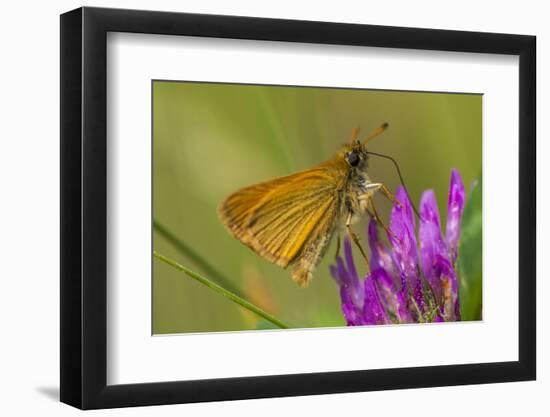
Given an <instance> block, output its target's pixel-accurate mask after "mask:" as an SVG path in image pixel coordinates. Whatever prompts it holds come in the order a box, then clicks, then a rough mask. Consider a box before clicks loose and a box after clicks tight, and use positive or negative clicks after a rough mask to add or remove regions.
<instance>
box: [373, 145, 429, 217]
mask: <svg viewBox="0 0 550 417" xmlns="http://www.w3.org/2000/svg"><path fill="white" fill-rule="evenodd" d="M367 154H369V155H374V156H379V157H380V158H386V159H389V160H390V161H392V162H393V165H394V166H395V169H396V171H397V175H399V181H401V185H402V186H403V188H404V189H405V192H406V193H407V196H408V197H409V201H410V203H411V206H412V208H413V210H414V214H416V217H417V218H418V220H419V221H420V214H418V210H417V209H416V206H415V205H414V203H413V201H412V199H411V197H410V195H409V190H408V189H407V186H406V185H405V180H404V179H403V175H401V170H400V169H399V164H398V163H397V161H396V160H395V159H393V158H392V157H391V156H389V155H384V154H382V153H376V152H371V151H367Z"/></svg>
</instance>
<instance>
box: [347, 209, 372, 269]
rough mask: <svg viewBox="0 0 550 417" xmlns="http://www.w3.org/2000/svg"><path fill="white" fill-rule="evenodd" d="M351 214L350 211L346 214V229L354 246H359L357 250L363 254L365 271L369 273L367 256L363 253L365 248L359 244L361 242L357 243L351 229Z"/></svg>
mask: <svg viewBox="0 0 550 417" xmlns="http://www.w3.org/2000/svg"><path fill="white" fill-rule="evenodd" d="M352 216H353V213H352V212H351V211H350V212H349V214H348V218H347V220H346V229H347V232H348V235H349V237H350V238H351V240H352V241H353V243H355V246H357V247H358V248H359V252H361V255H362V256H363V259H365V263H366V264H367V273H369V274H370V263H369V258H368V257H367V254H366V253H365V250H364V249H363V247H362V246H361V243H359V238H358V237H357V235H356V234H355V233H354V232H353V230H352V229H351V219H352Z"/></svg>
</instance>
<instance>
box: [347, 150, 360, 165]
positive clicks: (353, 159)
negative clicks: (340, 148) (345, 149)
mask: <svg viewBox="0 0 550 417" xmlns="http://www.w3.org/2000/svg"><path fill="white" fill-rule="evenodd" d="M347 158H348V163H349V164H350V165H351V166H352V167H355V166H357V164H359V160H360V158H359V155H358V154H357V152H355V151H352V152H350V153H348V157H347Z"/></svg>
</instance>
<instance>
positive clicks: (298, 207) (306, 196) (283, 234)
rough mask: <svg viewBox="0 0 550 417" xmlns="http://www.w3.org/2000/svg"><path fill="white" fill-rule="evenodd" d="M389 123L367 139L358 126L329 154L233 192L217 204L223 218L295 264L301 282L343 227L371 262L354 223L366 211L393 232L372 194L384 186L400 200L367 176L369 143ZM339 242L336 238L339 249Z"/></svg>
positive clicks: (254, 245) (272, 257)
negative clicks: (302, 167) (307, 166)
mask: <svg viewBox="0 0 550 417" xmlns="http://www.w3.org/2000/svg"><path fill="white" fill-rule="evenodd" d="M387 127H388V124H387V123H384V124H383V125H382V126H380V127H378V128H377V129H375V130H374V131H373V132H372V133H371V134H370V135H369V136H368V137H367V138H366V139H365V140H364V141H360V140H358V135H359V129H358V128H355V129H353V131H352V134H351V139H350V141H349V142H348V143H346V144H344V145H343V146H342V147H341V148H340V149H339V150H338V151H337V152H336V154H335V155H334V156H333V157H332V158H330V159H329V160H327V161H325V162H322V163H320V164H318V165H316V166H314V167H312V168H310V169H306V170H304V171H301V172H297V173H294V174H291V175H287V176H284V177H279V178H275V179H271V180H269V181H265V182H261V183H258V184H255V185H251V186H248V187H244V188H242V189H240V190H238V191H236V192H234V193H232V194H231V195H229V196H228V197H227V198H226V199H225V200H223V202H222V203H221V205H220V206H219V209H218V214H219V217H220V219H221V221H222V223H223V224H224V225H225V227H226V228H227V230H228V231H229V232H230V233H231V234H232V235H233V236H234V237H235V238H237V239H238V240H240V241H241V242H242V243H244V244H245V245H247V246H248V247H250V248H251V249H252V250H253V251H254V252H256V253H257V254H258V255H260V256H261V257H263V258H265V259H267V260H268V261H270V262H272V263H274V264H276V265H278V266H280V267H283V268H287V267H289V266H292V279H293V280H294V281H295V282H296V283H298V285H300V286H301V287H307V286H308V284H309V282H310V280H311V278H312V276H313V272H314V270H315V267H316V266H317V264H318V263H319V262H320V261H321V259H322V258H323V256H324V255H325V252H326V250H327V248H328V246H329V243H330V242H331V240H332V238H333V236H334V235H335V234H338V235H339V233H340V232H341V231H344V230H345V232H346V233H347V234H348V235H349V236H350V238H351V239H352V241H353V242H354V243H355V244H356V246H357V247H358V248H359V250H360V252H361V254H362V255H363V258H364V259H365V261H366V263H367V268H368V258H367V255H366V253H365V251H364V250H363V248H362V246H361V244H360V243H359V239H358V238H357V236H356V235H355V233H354V232H353V230H352V228H351V225H352V224H353V223H355V222H357V221H358V220H359V219H360V218H361V216H363V215H364V214H365V213H368V214H369V215H370V216H371V217H372V218H374V219H375V220H376V221H377V222H378V223H379V224H380V225H382V226H383V227H384V229H385V230H386V231H387V232H390V231H389V229H388V228H387V226H385V225H384V223H383V222H382V221H381V219H380V216H379V215H378V213H377V211H376V208H375V206H374V202H373V195H374V194H375V193H376V192H378V191H380V192H381V193H382V194H384V195H385V196H386V197H387V198H388V199H389V200H390V201H392V202H394V203H395V202H396V200H395V197H394V196H393V194H392V193H391V192H390V191H389V190H388V188H387V187H386V186H385V185H384V184H383V183H380V182H374V181H372V180H371V179H370V177H369V176H368V174H367V168H368V157H369V154H373V153H372V152H368V151H367V149H366V144H367V143H368V142H369V141H370V140H372V139H373V138H375V137H376V136H378V135H379V134H381V133H382V132H384V130H386V128H387ZM375 155H379V156H384V155H381V154H375ZM388 158H389V157H388ZM390 159H391V158H390ZM392 160H393V159H392ZM390 233H391V232H390ZM339 242H340V240H339V238H338V249H337V252H338V251H339V246H340V245H339Z"/></svg>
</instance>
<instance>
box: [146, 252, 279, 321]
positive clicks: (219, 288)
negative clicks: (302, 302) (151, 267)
mask: <svg viewBox="0 0 550 417" xmlns="http://www.w3.org/2000/svg"><path fill="white" fill-rule="evenodd" d="M153 254H154V255H155V257H156V258H158V259H159V260H160V261H162V262H164V263H166V264H168V265H170V266H171V267H172V268H175V269H177V270H178V271H181V272H184V273H185V274H187V275H188V276H190V277H191V278H193V279H195V280H197V281H199V282H200V283H201V284H203V285H206V286H207V287H208V288H210V289H212V290H214V291H216V292H217V293H218V294H221V295H223V296H224V297H225V298H228V299H230V300H231V301H233V302H234V303H237V304H239V305H240V306H242V307H244V308H246V309H247V310H250V311H252V312H253V313H256V314H257V315H258V316H260V317H263V318H264V319H266V320H267V321H269V322H271V323H273V324H274V325H275V326H277V327H280V328H281V329H288V328H289V326H288V324H286V323H284V322H282V321H281V320H279V319H278V318H276V317H274V316H272V315H271V314H269V313H267V312H265V311H264V310H262V309H261V308H260V307H258V306H256V305H254V304H252V303H251V302H249V301H247V300H245V299H244V298H241V297H239V296H238V295H237V294H235V293H233V292H231V291H229V290H226V289H225V288H223V287H222V286H220V285H218V284H216V283H215V282H212V281H210V280H209V279H207V278H205V277H203V276H201V275H199V274H197V273H196V272H193V271H191V270H190V269H188V268H186V267H185V266H183V265H180V264H179V263H177V262H176V261H174V260H172V259H170V258H167V257H166V256H164V255H161V254H160V253H158V252H157V251H153Z"/></svg>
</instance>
